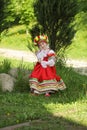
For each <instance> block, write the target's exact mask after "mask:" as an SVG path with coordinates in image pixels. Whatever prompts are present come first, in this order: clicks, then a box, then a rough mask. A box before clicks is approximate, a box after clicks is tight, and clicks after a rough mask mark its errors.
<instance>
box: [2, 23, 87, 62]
mask: <svg viewBox="0 0 87 130" xmlns="http://www.w3.org/2000/svg"><path fill="white" fill-rule="evenodd" d="M28 43H29V44H31V43H32V40H31V35H30V33H29V34H28V35H27V34H26V28H25V26H24V25H18V26H13V27H12V28H9V29H8V31H6V30H4V31H3V32H2V34H1V42H0V48H10V49H16V50H26V51H28V50H29V49H28V47H27V46H28V45H29V44H28ZM86 50H87V30H86V28H82V29H80V30H78V31H77V33H76V35H75V37H74V39H73V41H72V44H71V45H70V46H69V47H68V48H67V49H66V53H65V55H66V57H67V58H72V59H79V60H87V51H86Z"/></svg>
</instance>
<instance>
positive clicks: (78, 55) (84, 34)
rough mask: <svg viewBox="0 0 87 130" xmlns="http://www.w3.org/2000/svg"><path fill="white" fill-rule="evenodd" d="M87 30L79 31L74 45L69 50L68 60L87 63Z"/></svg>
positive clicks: (67, 52)
mask: <svg viewBox="0 0 87 130" xmlns="http://www.w3.org/2000/svg"><path fill="white" fill-rule="evenodd" d="M86 50H87V30H86V29H85V30H79V31H77V33H76V35H75V38H74V39H73V41H72V44H71V45H70V46H69V47H68V48H67V50H66V55H67V57H68V58H72V59H78V60H86V61H87V51H86Z"/></svg>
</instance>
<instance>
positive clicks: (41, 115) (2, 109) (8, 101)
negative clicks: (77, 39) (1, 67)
mask: <svg viewBox="0 0 87 130" xmlns="http://www.w3.org/2000/svg"><path fill="white" fill-rule="evenodd" d="M56 66H57V73H58V74H59V75H60V76H61V77H62V78H63V80H64V82H65V84H66V86H67V89H66V90H64V91H59V92H58V93H56V94H52V95H51V97H45V96H44V95H39V96H34V95H31V94H30V91H29V89H27V88H26V86H23V87H24V88H25V89H24V91H21V90H22V89H23V88H22V82H20V90H19V89H18V88H17V87H18V86H15V87H16V88H15V90H14V91H13V92H12V93H9V92H5V93H2V92H0V127H1V128H2V127H5V126H10V125H15V124H19V123H22V122H29V124H30V125H29V126H26V127H21V128H18V129H19V130H22V129H23V130H28V129H29V130H36V129H37V130H51V129H53V128H54V129H55V130H67V129H71V130H77V129H78V130H79V129H80V128H81V129H83V130H85V129H87V114H86V112H87V76H82V75H79V74H78V73H76V72H74V71H73V69H72V68H65V67H63V66H58V64H57V65H56ZM32 68H33V66H32V67H31V69H32ZM25 85H26V84H25ZM27 87H29V85H28V86H27Z"/></svg>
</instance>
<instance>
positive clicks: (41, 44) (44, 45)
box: [39, 42, 47, 50]
mask: <svg viewBox="0 0 87 130" xmlns="http://www.w3.org/2000/svg"><path fill="white" fill-rule="evenodd" d="M39 48H40V50H46V49H47V43H45V42H41V43H40V44H39Z"/></svg>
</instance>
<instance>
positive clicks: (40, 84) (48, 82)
mask: <svg viewBox="0 0 87 130" xmlns="http://www.w3.org/2000/svg"><path fill="white" fill-rule="evenodd" d="M34 43H35V45H37V46H38V48H39V51H38V52H37V53H36V56H37V59H38V62H37V63H36V65H35V67H34V69H33V71H32V73H31V75H30V76H29V84H30V89H31V92H32V93H33V94H45V96H50V94H51V93H54V92H55V91H58V90H64V89H65V88H66V86H65V84H64V82H63V80H62V79H61V77H60V76H58V75H57V74H56V68H55V62H56V58H55V56H56V55H55V52H54V51H53V50H51V49H50V48H49V46H48V37H47V36H46V35H39V36H36V37H35V39H34Z"/></svg>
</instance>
